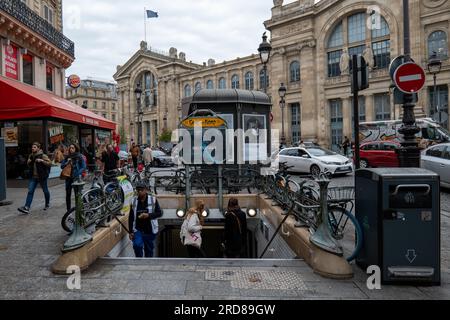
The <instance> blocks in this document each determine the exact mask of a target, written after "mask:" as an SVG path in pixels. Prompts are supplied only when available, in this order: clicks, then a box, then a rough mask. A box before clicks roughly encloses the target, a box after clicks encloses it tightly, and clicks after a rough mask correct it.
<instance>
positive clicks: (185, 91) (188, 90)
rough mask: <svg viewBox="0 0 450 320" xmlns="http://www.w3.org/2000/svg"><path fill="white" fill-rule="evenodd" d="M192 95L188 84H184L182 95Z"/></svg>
mask: <svg viewBox="0 0 450 320" xmlns="http://www.w3.org/2000/svg"><path fill="white" fill-rule="evenodd" d="M191 95H192V89H191V86H190V85H188V84H187V85H185V86H184V96H185V97H190V96H191Z"/></svg>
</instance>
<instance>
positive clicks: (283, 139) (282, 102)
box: [278, 83, 287, 147]
mask: <svg viewBox="0 0 450 320" xmlns="http://www.w3.org/2000/svg"><path fill="white" fill-rule="evenodd" d="M286 91H287V89H286V87H285V86H284V83H281V84H280V88H279V89H278V95H279V96H280V109H281V146H282V147H286V136H285V134H284V107H285V106H286V102H285V100H284V98H285V97H286Z"/></svg>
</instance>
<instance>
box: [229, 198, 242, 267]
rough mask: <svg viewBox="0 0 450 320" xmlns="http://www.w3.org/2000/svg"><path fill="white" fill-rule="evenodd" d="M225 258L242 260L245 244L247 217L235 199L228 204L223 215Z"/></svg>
mask: <svg viewBox="0 0 450 320" xmlns="http://www.w3.org/2000/svg"><path fill="white" fill-rule="evenodd" d="M224 233H225V256H226V257H227V258H243V257H244V256H245V248H246V244H247V217H246V216H245V212H244V211H242V210H241V208H240V207H239V202H238V200H237V199H236V198H231V199H230V200H229V202H228V209H227V212H226V214H225V231H224Z"/></svg>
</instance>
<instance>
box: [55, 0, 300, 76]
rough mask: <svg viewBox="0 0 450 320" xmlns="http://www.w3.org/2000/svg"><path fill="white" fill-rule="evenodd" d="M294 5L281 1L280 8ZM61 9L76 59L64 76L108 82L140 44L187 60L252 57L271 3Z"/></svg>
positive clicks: (177, 0)
mask: <svg viewBox="0 0 450 320" xmlns="http://www.w3.org/2000/svg"><path fill="white" fill-rule="evenodd" d="M289 2H293V0H291V1H285V3H289ZM63 4H64V34H65V35H66V36H67V37H68V38H69V39H71V40H72V41H74V42H75V55H76V60H75V62H74V64H73V65H72V67H71V68H70V69H69V70H68V71H67V73H76V74H78V75H80V76H81V77H82V78H86V77H88V76H93V77H98V78H104V79H110V80H112V76H113V74H114V73H115V71H116V66H117V65H123V64H124V63H125V62H126V61H127V60H128V59H129V58H130V57H131V56H132V55H133V54H134V53H135V52H136V51H137V50H138V49H139V43H140V41H142V40H143V39H144V7H146V8H147V9H150V10H153V11H156V12H158V14H159V18H152V19H147V42H148V43H149V46H151V47H153V48H157V49H159V50H162V51H165V52H168V51H169V48H170V47H175V48H177V49H178V52H185V53H186V58H187V60H188V61H190V60H191V61H193V62H195V63H198V64H202V62H206V61H207V60H208V59H209V58H213V59H215V60H216V62H221V61H224V60H231V59H234V58H236V57H244V56H248V55H251V54H253V53H257V48H258V46H259V44H260V42H261V35H262V33H263V32H264V31H265V28H264V25H263V22H264V21H265V20H268V19H270V17H271V8H272V7H273V1H272V0H249V1H242V0H170V1H167V0H152V1H147V0H145V1H144V0H135V1H126V0H117V1H110V0H95V1H94V0H79V1H76V2H69V1H68V0H63Z"/></svg>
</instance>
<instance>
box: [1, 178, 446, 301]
mask: <svg viewBox="0 0 450 320" xmlns="http://www.w3.org/2000/svg"><path fill="white" fill-rule="evenodd" d="M349 184H352V177H346V178H338V179H334V180H333V182H332V185H349ZM50 191H51V194H52V201H51V203H52V207H51V210H50V211H47V212H45V211H43V210H42V209H43V207H44V202H43V194H42V191H41V189H38V190H37V191H36V195H35V200H34V202H33V206H32V213H31V214H30V215H28V216H20V215H18V212H17V210H16V209H17V207H19V206H21V205H23V203H22V202H23V199H24V198H25V196H26V192H27V190H26V189H24V188H19V189H8V199H9V200H13V201H14V204H13V205H12V206H7V207H0V299H57V300H60V299H133V300H136V299H159V300H179V299H185V300H203V299H207V300H210V299H214V300H216V299H217V300H231V299H233V300H244V299H245V300H248V299H255V300H256V299H282V300H285V299H420V300H422V299H450V243H449V241H448V239H449V233H450V213H449V211H450V210H449V208H450V201H449V199H450V197H449V193H448V191H446V192H444V193H442V208H443V210H446V211H443V213H442V285H441V286H440V287H410V286H383V287H382V289H381V290H375V291H371V290H368V289H367V286H366V280H367V276H366V275H365V273H364V272H363V271H362V270H360V269H359V268H358V267H356V266H354V270H355V277H354V278H353V279H351V280H345V281H337V280H329V279H325V278H322V277H321V276H318V275H316V274H314V273H313V272H312V270H311V269H310V267H309V266H308V265H307V264H306V263H305V262H304V261H302V260H293V261H292V260H237V261H236V260H235V261H232V260H223V259H222V260H220V259H219V260H214V259H211V260H210V259H205V260H195V261H193V260H186V259H143V260H135V259H108V258H104V259H100V260H98V261H97V262H96V263H95V264H94V265H93V266H91V268H89V270H87V271H86V272H84V273H83V274H82V278H81V290H74V291H71V290H69V289H68V288H67V285H66V283H67V277H63V276H55V275H53V274H52V273H51V271H50V266H51V265H52V263H53V262H54V261H55V260H56V259H57V258H58V256H59V255H60V252H61V251H60V249H61V247H62V244H63V243H64V242H65V241H66V240H67V237H68V236H67V234H66V233H65V232H64V231H63V230H62V228H61V226H60V221H61V217H62V215H63V213H64V208H65V204H64V187H63V185H57V186H53V187H51V188H50Z"/></svg>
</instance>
